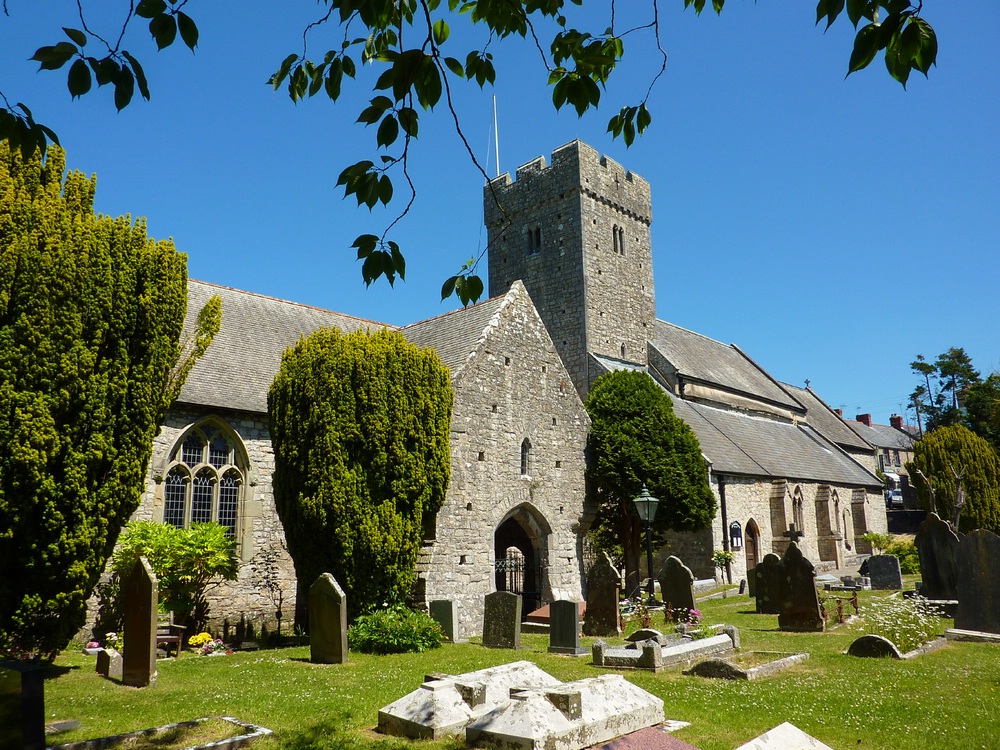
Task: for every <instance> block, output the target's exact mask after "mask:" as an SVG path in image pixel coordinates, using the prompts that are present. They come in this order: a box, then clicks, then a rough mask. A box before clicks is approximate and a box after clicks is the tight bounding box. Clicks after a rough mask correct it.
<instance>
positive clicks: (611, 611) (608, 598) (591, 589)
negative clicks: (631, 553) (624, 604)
mask: <svg viewBox="0 0 1000 750" xmlns="http://www.w3.org/2000/svg"><path fill="white" fill-rule="evenodd" d="M620 581H621V578H620V576H619V575H618V570H617V569H616V568H615V566H614V564H613V563H612V562H611V558H610V557H608V553H607V552H604V553H602V554H601V555H600V557H599V558H598V559H597V562H595V563H594V564H593V565H592V566H591V568H590V571H589V572H588V573H587V612H586V616H585V617H584V621H583V632H584V634H585V635H590V636H598V637H604V636H612V635H618V634H619V633H620V632H621V627H620V622H621V613H620V612H619V610H618V590H619V585H620Z"/></svg>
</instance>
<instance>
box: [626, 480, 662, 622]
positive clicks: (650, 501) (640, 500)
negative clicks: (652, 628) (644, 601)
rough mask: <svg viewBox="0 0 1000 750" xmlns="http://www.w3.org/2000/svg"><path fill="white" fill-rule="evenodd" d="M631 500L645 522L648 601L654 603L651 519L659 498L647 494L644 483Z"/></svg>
mask: <svg viewBox="0 0 1000 750" xmlns="http://www.w3.org/2000/svg"><path fill="white" fill-rule="evenodd" d="M632 502H633V503H634V504H635V510H636V513H638V514H639V520H640V521H643V522H644V523H645V524H646V568H647V569H648V571H649V603H650V604H654V603H655V602H656V589H655V584H654V583H653V532H652V525H653V519H654V518H655V517H656V508H657V506H658V505H659V504H660V500H659V498H655V497H653V496H652V495H650V494H649V490H647V489H646V485H645V484H643V485H642V490H641V491H640V492H639V494H638V495H636V496H635V497H634V498H632Z"/></svg>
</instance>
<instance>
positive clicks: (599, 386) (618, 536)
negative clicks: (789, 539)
mask: <svg viewBox="0 0 1000 750" xmlns="http://www.w3.org/2000/svg"><path fill="white" fill-rule="evenodd" d="M586 407H587V412H588V413H589V414H590V419H591V428H590V438H589V442H588V453H589V456H588V462H587V493H588V495H589V499H590V501H591V502H596V503H597V504H598V508H599V510H598V513H597V518H596V520H595V522H594V527H593V528H594V530H595V532H596V533H597V535H598V538H599V539H601V540H603V542H604V544H605V545H606V546H611V545H615V546H617V545H621V548H622V550H623V554H624V559H625V574H626V591H627V592H629V593H631V592H632V591H633V590H634V589H635V588H637V587H638V582H639V559H640V550H641V547H640V543H639V540H640V534H641V532H642V531H643V530H644V529H643V528H642V526H643V524H641V523H640V521H639V517H638V515H637V513H636V511H635V508H634V505H633V502H632V499H633V498H634V497H635V496H636V495H638V494H639V493H640V491H641V490H642V487H643V485H645V486H646V488H647V489H648V490H649V492H650V494H651V495H653V496H654V497H657V498H659V499H660V504H659V507H658V509H657V511H656V517H655V519H654V520H653V525H652V528H653V530H654V532H664V531H667V530H671V531H697V530H699V529H704V528H707V527H708V526H709V525H710V524H711V523H712V519H713V518H715V510H716V501H715V495H714V494H713V493H712V490H711V488H710V487H709V485H708V470H707V467H706V465H705V459H704V457H703V456H702V453H701V446H699V444H698V438H697V437H696V436H695V434H694V432H693V431H692V430H691V428H690V427H688V425H687V424H686V423H685V422H684V421H683V420H681V419H680V418H679V417H677V416H676V415H675V414H674V409H673V404H672V402H671V401H670V397H669V396H668V395H667V394H666V392H665V391H664V390H663V389H662V388H661V387H660V386H659V385H657V384H656V382H655V381H654V380H653V378H651V377H650V376H649V375H648V374H646V373H644V372H637V371H633V370H619V371H617V372H610V373H607V374H605V375H602V376H601V377H599V378H598V379H597V380H596V381H594V384H593V386H592V387H591V389H590V393H589V394H588V396H587V403H586Z"/></svg>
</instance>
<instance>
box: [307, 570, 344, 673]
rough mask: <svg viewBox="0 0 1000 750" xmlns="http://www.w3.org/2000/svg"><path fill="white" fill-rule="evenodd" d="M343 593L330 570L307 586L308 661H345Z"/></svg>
mask: <svg viewBox="0 0 1000 750" xmlns="http://www.w3.org/2000/svg"><path fill="white" fill-rule="evenodd" d="M347 658H348V650H347V595H346V594H344V590H343V589H342V588H340V584H339V583H337V581H336V579H335V578H334V577H333V575H332V574H330V573H323V574H322V575H321V576H320V577H319V578H317V579H316V580H315V581H314V582H313V584H312V586H310V587H309V660H310V661H311V662H313V663H314V664H343V663H344V662H346V661H347Z"/></svg>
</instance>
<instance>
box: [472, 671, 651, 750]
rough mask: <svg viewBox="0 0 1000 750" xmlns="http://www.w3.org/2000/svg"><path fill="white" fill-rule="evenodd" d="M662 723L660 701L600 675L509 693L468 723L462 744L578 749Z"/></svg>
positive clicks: (610, 676) (504, 748) (611, 676)
mask: <svg viewBox="0 0 1000 750" xmlns="http://www.w3.org/2000/svg"><path fill="white" fill-rule="evenodd" d="M663 720H664V715H663V701H662V700H660V699H659V698H657V697H656V696H654V695H652V694H650V693H648V692H646V691H645V690H643V689H642V688H639V687H637V686H635V685H633V684H632V683H630V682H628V681H627V680H625V678H624V677H622V676H621V675H616V674H605V675H600V676H599V677H590V678H587V679H583V680H577V681H576V682H568V683H566V684H564V685H560V686H558V687H552V688H536V689H526V690H520V691H514V692H513V693H512V694H511V696H510V701H508V702H507V703H506V704H504V705H502V706H499V707H497V708H495V709H493V710H492V711H490V712H489V713H487V714H484V715H483V716H481V717H479V718H477V719H475V720H474V721H472V722H471V723H470V724H469V726H468V728H467V729H466V740H467V741H468V742H469V743H470V744H473V743H475V744H476V745H479V746H485V747H493V748H497V749H498V750H513V749H515V748H520V749H521V750H579V748H584V747H590V746H591V745H596V744H599V743H601V742H606V741H608V740H612V739H614V738H616V737H620V736H622V735H625V734H629V733H630V732H635V731H637V730H639V729H643V728H645V727H649V726H653V725H655V724H659V723H661V722H662V721H663Z"/></svg>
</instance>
